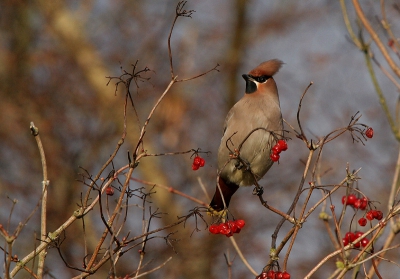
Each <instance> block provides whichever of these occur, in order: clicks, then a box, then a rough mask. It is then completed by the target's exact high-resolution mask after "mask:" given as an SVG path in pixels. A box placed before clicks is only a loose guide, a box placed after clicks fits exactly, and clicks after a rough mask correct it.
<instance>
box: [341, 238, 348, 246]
mask: <svg viewBox="0 0 400 279" xmlns="http://www.w3.org/2000/svg"><path fill="white" fill-rule="evenodd" d="M342 242H343V246H346V245H348V244H349V242H350V241H349V240H348V239H347V238H343V239H342Z"/></svg>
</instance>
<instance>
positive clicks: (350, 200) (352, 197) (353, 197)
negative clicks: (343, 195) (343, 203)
mask: <svg viewBox="0 0 400 279" xmlns="http://www.w3.org/2000/svg"><path fill="white" fill-rule="evenodd" d="M356 200H357V197H356V195H354V194H350V195H349V196H348V197H347V204H348V205H354V202H355V201H356Z"/></svg>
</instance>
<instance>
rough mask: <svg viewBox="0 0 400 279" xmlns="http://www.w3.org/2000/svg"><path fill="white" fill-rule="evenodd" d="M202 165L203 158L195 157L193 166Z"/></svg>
mask: <svg viewBox="0 0 400 279" xmlns="http://www.w3.org/2000/svg"><path fill="white" fill-rule="evenodd" d="M200 163H201V157H199V156H196V157H194V159H193V165H199V166H200Z"/></svg>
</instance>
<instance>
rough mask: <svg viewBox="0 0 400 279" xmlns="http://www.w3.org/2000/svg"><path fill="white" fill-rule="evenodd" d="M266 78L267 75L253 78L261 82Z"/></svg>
mask: <svg viewBox="0 0 400 279" xmlns="http://www.w3.org/2000/svg"><path fill="white" fill-rule="evenodd" d="M267 79H268V77H267V76H261V77H256V78H255V80H256V81H257V82H259V83H263V82H265V81H266V80H267Z"/></svg>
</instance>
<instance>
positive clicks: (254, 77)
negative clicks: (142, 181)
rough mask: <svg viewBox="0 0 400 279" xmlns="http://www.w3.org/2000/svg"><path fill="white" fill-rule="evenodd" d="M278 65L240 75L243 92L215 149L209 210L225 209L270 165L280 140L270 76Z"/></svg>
mask: <svg viewBox="0 0 400 279" xmlns="http://www.w3.org/2000/svg"><path fill="white" fill-rule="evenodd" d="M282 64H283V63H282V61H280V60H277V59H273V60H269V61H266V62H263V63H261V64H260V65H258V66H257V67H256V68H254V69H253V70H251V71H250V72H249V73H248V74H247V75H246V74H244V75H242V77H243V78H244V80H245V81H246V90H245V94H244V96H243V97H242V98H241V99H240V100H239V101H238V102H237V103H236V104H235V105H234V106H233V107H232V108H231V110H230V111H229V112H228V115H227V116H226V119H225V124H224V133H223V136H222V139H221V144H220V146H219V149H218V174H219V178H218V185H217V187H216V190H215V194H214V197H213V199H212V201H211V203H210V207H211V210H214V211H217V212H218V211H221V210H223V209H225V208H227V207H228V206H229V202H230V200H231V197H232V195H233V194H234V193H235V192H236V190H237V189H238V188H239V187H240V186H251V185H254V184H255V181H258V180H260V179H261V178H262V177H263V176H264V175H265V174H266V172H267V171H268V170H269V169H270V168H271V166H272V164H273V163H274V162H273V161H272V160H271V158H270V153H271V148H272V147H273V146H274V144H275V143H276V141H277V140H278V139H279V138H282V136H283V122H282V114H281V108H280V104H279V96H278V89H277V87H276V83H275V80H274V79H273V77H272V76H273V75H274V74H275V73H277V72H278V70H279V69H280V67H281V66H282Z"/></svg>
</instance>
